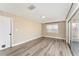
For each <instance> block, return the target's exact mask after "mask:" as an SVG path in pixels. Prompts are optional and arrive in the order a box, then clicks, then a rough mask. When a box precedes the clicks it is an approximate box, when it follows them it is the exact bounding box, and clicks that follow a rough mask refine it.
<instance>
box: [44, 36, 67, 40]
mask: <svg viewBox="0 0 79 59" xmlns="http://www.w3.org/2000/svg"><path fill="white" fill-rule="evenodd" d="M43 37H49V38H56V39H62V40H66V39H65V38H61V37H52V36H43Z"/></svg>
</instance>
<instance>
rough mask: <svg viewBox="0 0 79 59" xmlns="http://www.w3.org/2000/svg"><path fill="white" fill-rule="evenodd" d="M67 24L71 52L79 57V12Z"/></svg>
mask: <svg viewBox="0 0 79 59" xmlns="http://www.w3.org/2000/svg"><path fill="white" fill-rule="evenodd" d="M68 24H69V39H70V46H71V50H72V52H73V54H74V55H78V56H79V11H78V12H77V13H76V14H75V15H74V16H73V17H72V19H71V20H70V21H69V22H68Z"/></svg>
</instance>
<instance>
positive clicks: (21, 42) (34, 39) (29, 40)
mask: <svg viewBox="0 0 79 59" xmlns="http://www.w3.org/2000/svg"><path fill="white" fill-rule="evenodd" d="M40 37H41V36H38V37H34V38H32V39H29V40H26V41H23V42H20V43H17V44H13V45H12V47H14V46H17V45H20V44H23V43H27V42H29V41H32V40H36V39H38V38H40Z"/></svg>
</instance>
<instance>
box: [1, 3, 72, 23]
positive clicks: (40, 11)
mask: <svg viewBox="0 0 79 59" xmlns="http://www.w3.org/2000/svg"><path fill="white" fill-rule="evenodd" d="M30 5H34V6H35V7H36V8H35V9H33V10H29V9H28V7H29V6H30ZM70 6H71V3H31V4H30V3H4V4H3V3H0V10H1V11H5V12H9V13H12V14H15V15H18V16H23V17H26V18H29V19H33V20H37V21H40V22H42V23H45V22H54V21H61V20H65V18H66V16H67V13H68V11H69V9H70ZM42 16H45V17H46V18H44V19H43V18H42Z"/></svg>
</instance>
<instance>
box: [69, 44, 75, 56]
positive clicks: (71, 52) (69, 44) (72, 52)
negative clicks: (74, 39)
mask: <svg viewBox="0 0 79 59" xmlns="http://www.w3.org/2000/svg"><path fill="white" fill-rule="evenodd" d="M68 46H69V48H70V51H71V53H72V56H74V54H73V51H72V49H71V46H70V44H69V43H68Z"/></svg>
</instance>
